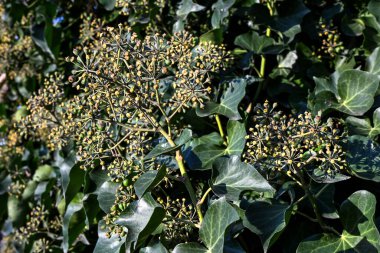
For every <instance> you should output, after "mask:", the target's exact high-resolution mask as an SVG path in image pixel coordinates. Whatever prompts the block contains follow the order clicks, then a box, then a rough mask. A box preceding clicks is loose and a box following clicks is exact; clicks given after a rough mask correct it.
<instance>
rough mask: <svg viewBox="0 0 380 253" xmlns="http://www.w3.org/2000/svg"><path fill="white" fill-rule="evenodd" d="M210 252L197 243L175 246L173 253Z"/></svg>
mask: <svg viewBox="0 0 380 253" xmlns="http://www.w3.org/2000/svg"><path fill="white" fill-rule="evenodd" d="M208 252H209V251H208V250H207V249H206V248H205V247H204V246H202V245H200V244H199V243H196V242H190V243H180V244H178V245H177V246H175V248H174V250H173V253H208Z"/></svg>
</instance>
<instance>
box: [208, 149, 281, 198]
mask: <svg viewBox="0 0 380 253" xmlns="http://www.w3.org/2000/svg"><path fill="white" fill-rule="evenodd" d="M212 167H213V170H212V179H211V184H212V190H213V192H214V193H215V194H216V195H218V196H220V197H221V196H225V197H226V198H227V199H229V200H238V199H239V197H240V194H241V193H242V192H243V191H256V192H274V189H273V188H272V186H271V185H270V184H269V183H268V181H267V180H265V178H264V177H263V176H261V174H260V173H259V172H258V171H257V170H256V169H255V168H254V167H253V166H252V165H249V164H246V163H243V162H241V161H240V158H239V157H238V156H231V157H230V158H227V157H221V158H218V159H217V160H216V161H215V162H214V164H213V166H212Z"/></svg>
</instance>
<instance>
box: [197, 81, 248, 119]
mask: <svg viewBox="0 0 380 253" xmlns="http://www.w3.org/2000/svg"><path fill="white" fill-rule="evenodd" d="M246 85H247V80H246V79H245V78H235V79H233V80H231V81H230V82H229V83H228V88H227V89H226V90H225V92H224V93H223V95H222V97H221V99H220V104H218V103H215V102H208V103H206V104H205V106H204V108H202V109H201V108H199V107H197V109H196V113H197V115H198V116H199V117H206V116H209V115H212V114H220V115H224V116H226V117H228V118H229V119H232V120H239V119H241V116H240V114H239V108H238V106H239V104H240V102H241V100H242V99H243V97H244V96H245V87H246Z"/></svg>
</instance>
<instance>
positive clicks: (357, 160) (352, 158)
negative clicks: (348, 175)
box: [347, 135, 380, 182]
mask: <svg viewBox="0 0 380 253" xmlns="http://www.w3.org/2000/svg"><path fill="white" fill-rule="evenodd" d="M347 163H348V165H349V167H350V171H351V172H352V173H353V174H354V175H355V176H357V177H359V178H362V179H366V180H371V181H375V182H380V147H379V145H378V144H377V143H375V142H373V141H372V140H371V139H369V138H368V137H364V136H360V135H353V136H350V137H348V143H347Z"/></svg>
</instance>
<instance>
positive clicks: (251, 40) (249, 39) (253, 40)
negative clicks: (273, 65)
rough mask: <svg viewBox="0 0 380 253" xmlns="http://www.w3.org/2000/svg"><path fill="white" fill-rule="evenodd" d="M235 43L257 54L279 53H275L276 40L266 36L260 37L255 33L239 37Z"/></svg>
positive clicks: (251, 32)
mask: <svg viewBox="0 0 380 253" xmlns="http://www.w3.org/2000/svg"><path fill="white" fill-rule="evenodd" d="M234 43H235V45H236V46H239V47H241V48H243V49H245V50H248V51H250V52H254V53H255V54H266V53H278V51H273V46H275V45H276V42H275V41H274V39H272V38H270V37H267V36H265V35H261V36H260V35H259V34H258V33H257V32H254V31H250V32H248V33H245V34H242V35H239V36H237V37H236V39H235V42H234Z"/></svg>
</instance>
